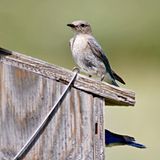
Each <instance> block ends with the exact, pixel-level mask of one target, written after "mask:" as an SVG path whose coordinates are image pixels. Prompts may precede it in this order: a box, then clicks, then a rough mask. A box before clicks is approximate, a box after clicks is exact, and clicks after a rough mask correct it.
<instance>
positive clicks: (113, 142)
mask: <svg viewBox="0 0 160 160" xmlns="http://www.w3.org/2000/svg"><path fill="white" fill-rule="evenodd" d="M105 145H106V147H112V146H118V145H128V146H132V147H136V148H146V146H144V145H143V144H139V143H137V142H136V141H135V138H134V137H130V136H127V135H120V134H116V133H113V132H111V131H109V130H107V129H105Z"/></svg>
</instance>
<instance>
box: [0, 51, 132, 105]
mask: <svg viewBox="0 0 160 160" xmlns="http://www.w3.org/2000/svg"><path fill="white" fill-rule="evenodd" d="M12 54H13V55H11V56H2V57H1V61H2V62H3V63H5V64H8V65H11V66H16V67H18V68H22V69H25V70H28V71H31V72H34V73H36V74H39V75H42V76H45V77H47V78H50V79H54V80H57V81H60V82H62V83H68V82H69V81H70V79H71V77H72V76H73V72H71V71H70V70H67V69H64V68H61V67H58V66H55V65H51V64H48V63H46V62H44V61H41V60H38V59H35V58H32V57H29V56H25V55H22V54H20V53H17V52H12ZM74 87H75V88H77V89H81V90H82V91H86V92H88V93H91V94H95V95H98V96H101V97H104V98H105V101H106V104H108V105H123V106H130V105H131V106H133V105H134V104H135V93H134V92H132V91H130V90H127V89H123V88H120V87H115V86H113V85H109V84H108V83H105V82H103V83H102V82H100V81H97V80H94V79H91V78H88V77H86V76H83V75H80V74H79V75H78V77H77V78H76V81H75V83H74Z"/></svg>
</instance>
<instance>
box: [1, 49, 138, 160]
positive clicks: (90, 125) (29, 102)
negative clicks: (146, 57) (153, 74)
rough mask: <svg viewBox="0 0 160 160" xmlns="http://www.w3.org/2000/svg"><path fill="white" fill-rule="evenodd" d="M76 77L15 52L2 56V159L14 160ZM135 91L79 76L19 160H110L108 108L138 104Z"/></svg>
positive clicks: (67, 71) (61, 69)
mask: <svg viewBox="0 0 160 160" xmlns="http://www.w3.org/2000/svg"><path fill="white" fill-rule="evenodd" d="M74 74H75V73H74V72H72V71H70V70H67V69H65V68H62V67H58V66H55V65H52V64H49V63H47V62H44V61H41V60H38V59H35V58H32V57H29V56H25V55H23V54H20V53H17V52H12V55H11V56H1V57H0V159H1V160H13V159H14V158H15V156H16V155H17V153H18V152H19V151H20V150H21V149H22V148H23V146H24V145H25V144H26V142H27V141H28V140H29V139H30V137H31V136H32V135H33V134H34V132H35V131H36V129H37V127H38V126H39V125H40V124H41V122H42V121H43V120H44V118H45V117H46V115H47V114H48V113H49V112H50V110H51V109H52V107H53V106H54V104H55V103H56V102H57V100H58V98H59V97H60V96H61V94H62V92H63V91H64V89H65V88H66V86H67V84H68V83H69V82H70V80H71V79H72V77H73V75H74ZM134 103H135V94H134V93H133V92H132V91H129V90H126V89H122V88H119V87H114V86H112V85H109V84H107V83H105V82H100V81H97V80H94V79H91V78H88V77H86V76H84V75H81V74H78V75H77V77H76V79H75V80H74V82H73V83H72V85H71V87H70V89H69V90H68V91H67V93H66V94H65V97H64V98H63V100H62V101H61V102H60V103H59V104H58V108H57V110H56V111H55V112H54V115H53V116H52V117H49V119H50V122H49V123H47V124H46V126H45V127H44V129H43V130H42V131H41V132H39V133H38V135H37V137H34V139H33V142H32V144H30V145H29V146H28V148H25V149H26V150H25V151H24V153H23V154H21V155H19V157H18V156H17V158H15V159H17V160H20V159H24V160H104V157H105V156H104V107H105V105H117V106H129V105H131V106H132V105H134Z"/></svg>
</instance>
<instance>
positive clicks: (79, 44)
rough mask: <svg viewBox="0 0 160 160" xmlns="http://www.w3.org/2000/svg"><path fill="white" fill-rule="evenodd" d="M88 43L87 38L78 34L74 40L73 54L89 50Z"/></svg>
mask: <svg viewBox="0 0 160 160" xmlns="http://www.w3.org/2000/svg"><path fill="white" fill-rule="evenodd" d="M87 47H88V43H87V39H86V38H85V37H83V36H78V35H77V36H76V37H75V38H74V39H73V41H72V52H73V54H74V53H75V54H77V53H84V52H86V51H87Z"/></svg>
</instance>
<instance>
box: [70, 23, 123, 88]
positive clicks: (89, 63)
mask: <svg viewBox="0 0 160 160" xmlns="http://www.w3.org/2000/svg"><path fill="white" fill-rule="evenodd" d="M67 26H69V27H71V28H72V30H73V31H74V33H75V34H74V37H73V38H71V40H70V48H71V51H72V56H73V58H74V61H75V63H76V64H77V65H78V66H79V67H80V69H81V70H82V71H83V72H86V73H88V74H89V75H97V76H99V77H101V80H103V79H104V78H105V79H107V82H109V83H110V84H113V85H115V86H118V84H117V83H116V81H115V80H118V81H119V82H121V83H123V84H125V82H124V81H123V79H122V78H121V77H120V76H118V75H117V74H116V73H115V72H114V71H113V70H112V69H111V66H110V64H109V61H108V59H107V57H106V55H105V54H104V52H103V50H102V48H101V46H100V45H99V44H98V42H97V41H96V39H95V38H94V37H93V35H92V30H91V26H90V24H89V23H88V22H86V21H81V20H79V21H74V22H72V23H71V24H67Z"/></svg>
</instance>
